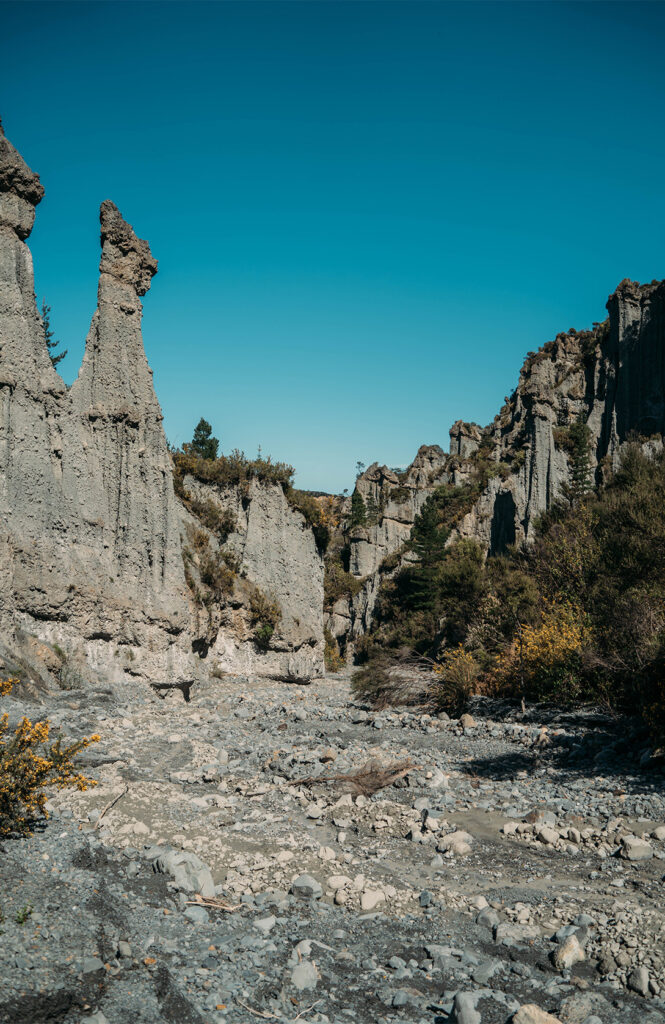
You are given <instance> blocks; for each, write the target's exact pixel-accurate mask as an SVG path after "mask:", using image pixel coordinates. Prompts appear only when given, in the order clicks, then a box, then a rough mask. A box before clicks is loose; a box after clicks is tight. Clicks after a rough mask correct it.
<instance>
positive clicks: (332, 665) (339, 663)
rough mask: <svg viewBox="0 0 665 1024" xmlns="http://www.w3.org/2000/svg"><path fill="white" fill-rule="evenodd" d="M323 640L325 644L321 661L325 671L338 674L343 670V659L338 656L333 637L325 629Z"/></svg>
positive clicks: (337, 647)
mask: <svg viewBox="0 0 665 1024" xmlns="http://www.w3.org/2000/svg"><path fill="white" fill-rule="evenodd" d="M323 639H324V643H325V647H324V651H323V660H324V664H325V666H326V670H327V671H328V672H340V671H341V670H342V669H343V668H344V664H345V663H344V658H343V657H342V655H341V654H340V651H339V646H338V644H337V641H336V640H335V637H334V636H333V635H332V633H331V632H330V630H329V629H328V628H327V627H326V629H324V631H323Z"/></svg>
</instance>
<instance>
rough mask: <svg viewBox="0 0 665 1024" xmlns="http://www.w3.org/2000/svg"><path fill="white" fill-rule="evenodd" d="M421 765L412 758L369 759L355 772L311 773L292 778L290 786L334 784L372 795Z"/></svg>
mask: <svg viewBox="0 0 665 1024" xmlns="http://www.w3.org/2000/svg"><path fill="white" fill-rule="evenodd" d="M419 770H420V765H417V764H414V763H413V761H411V760H406V761H395V762H393V764H386V765H384V764H382V763H381V762H380V761H376V760H370V761H367V762H366V763H365V764H364V765H363V766H362V768H359V769H358V771H355V772H347V773H343V772H340V773H339V774H337V775H309V776H308V777H307V778H306V779H291V781H290V782H289V786H316V785H318V784H319V783H325V784H334V785H337V786H338V787H339V788H340V789H343V790H345V791H346V792H347V793H353V794H354V795H359V794H362V795H363V796H372V794H373V793H378V791H379V790H380V789H384V788H385V787H386V786H392V784H393V783H394V782H397V780H398V779H403V778H404V776H405V775H408V774H409V772H412V771H419Z"/></svg>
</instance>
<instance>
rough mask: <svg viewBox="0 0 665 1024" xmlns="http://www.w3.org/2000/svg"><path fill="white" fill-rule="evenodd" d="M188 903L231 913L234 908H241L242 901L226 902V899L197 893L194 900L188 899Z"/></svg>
mask: <svg viewBox="0 0 665 1024" xmlns="http://www.w3.org/2000/svg"><path fill="white" fill-rule="evenodd" d="M187 903H188V904H195V905H196V906H197V907H210V909H211V910H226V911H228V913H231V912H232V911H234V910H241V909H242V906H243V904H242V903H234V904H231V903H225V902H224V900H218V899H215V898H213V897H212V896H201V894H200V893H197V894H196V896H195V897H194V899H193V900H187Z"/></svg>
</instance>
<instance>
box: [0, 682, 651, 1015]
mask: <svg viewBox="0 0 665 1024" xmlns="http://www.w3.org/2000/svg"><path fill="white" fill-rule="evenodd" d="M7 703H8V704H9V709H10V711H11V714H12V718H13V719H16V718H18V717H19V716H20V715H21V714H22V713H24V712H25V713H27V714H28V716H29V717H31V718H32V719H35V718H37V717H50V719H51V720H52V722H53V723H54V724H56V725H59V726H60V727H61V728H62V729H63V730H64V731H65V732H66V733H67V734H69V735H72V736H79V735H82V734H85V733H87V734H89V733H91V732H93V731H96V732H99V733H100V734H101V736H102V741H101V743H99V744H98V745H96V746H95V747H91V748H89V750H88V751H86V757H87V759H88V763H89V768H88V771H89V774H92V775H93V776H94V777H95V778H97V779H98V781H99V785H98V786H97V787H96V788H95V789H92V790H89V791H88V792H86V793H76V792H68V791H64V792H61V793H58V794H57V795H56V796H55V797H54V799H53V800H52V801H51V802H50V804H49V807H50V809H51V811H52V816H51V818H50V820H49V823H48V825H47V826H46V827H45V828H44V829H43V830H40V831H36V832H35V834H34V835H33V836H32V837H30V838H28V839H26V840H20V841H8V842H5V844H4V852H3V853H2V854H0V910H1V911H2V917H3V920H2V922H1V923H0V932H2V934H1V935H0V964H1V970H2V974H1V977H2V981H3V984H2V988H1V989H0V1021H3V1022H4V1021H7V1022H12V1024H14V1022H23V1021H24V1022H26V1024H27V1022H31V1024H39V1022H41V1021H44V1022H46V1021H53V1022H60V1024H79V1022H87V1024H106V1022H108V1024H126V1022H127V1021H128V1020H131V1021H132V1024H157V1022H162V1021H166V1022H169V1024H171V1022H172V1024H189V1022H192V1024H200V1022H204V1021H205V1022H208V1024H221V1022H224V1021H228V1022H229V1024H240V1022H242V1024H249V1022H250V1021H259V1020H264V1021H284V1022H285V1021H296V1020H299V1021H303V1022H311V1024H314V1022H321V1024H324V1022H330V1024H332V1022H334V1024H370V1022H371V1024H384V1022H385V1024H387V1022H402V1021H413V1022H418V1024H419V1022H423V1024H425V1022H427V1024H455V1022H457V1024H505V1022H508V1021H510V1020H512V1019H513V1018H514V1019H515V1020H516V1021H517V1022H518V1024H547V1022H548V1021H550V1024H551V1020H552V1019H554V1020H555V1021H556V1020H558V1021H561V1022H563V1024H599V1022H600V1024H610V1022H626V1024H629V1022H630V1024H637V1022H638V1021H639V1022H640V1024H645V1022H647V1024H656V1022H663V1024H665V899H664V897H665V882H664V881H663V879H664V877H665V790H664V788H663V771H662V768H661V767H659V766H658V765H657V764H654V763H653V758H651V757H650V754H649V751H648V742H647V739H646V737H645V736H644V735H643V733H641V732H640V729H639V726H638V725H637V724H636V723H634V722H630V721H629V722H626V721H623V722H621V721H616V722H613V721H612V720H610V719H608V718H605V717H603V716H602V715H597V714H591V713H571V714H564V713H561V712H560V713H558V714H555V713H554V712H548V711H546V710H543V709H536V710H533V709H531V710H529V711H527V714H526V715H521V714H520V713H519V711H518V710H516V709H514V708H513V709H511V708H507V707H504V706H502V705H498V704H494V705H489V704H484V705H483V704H478V705H476V706H474V708H473V709H472V710H473V718H472V719H463V720H462V721H449V720H445V718H443V719H441V718H430V717H429V716H422V715H419V714H413V713H411V712H408V711H404V712H402V711H388V712H381V713H373V712H371V711H368V710H367V709H363V708H359V707H358V706H356V705H354V704H352V703H351V701H350V698H349V691H348V680H347V679H344V678H340V677H329V678H327V679H325V680H321V681H318V682H315V683H313V684H312V685H311V686H309V687H295V686H289V685H286V684H279V683H271V682H264V681H256V680H248V679H240V678H233V679H231V678H229V679H228V680H221V681H220V680H215V681H213V682H212V683H211V684H210V685H209V686H207V687H198V688H196V687H195V688H193V689H192V692H191V699H190V701H189V702H187V703H186V702H185V701H184V698H183V695H182V693H181V692H180V691H179V690H173V691H168V692H167V696H166V698H165V699H162V698H161V696H158V695H156V694H155V693H153V692H152V691H151V690H149V689H148V688H146V689H144V690H140V691H138V692H137V691H136V690H135V689H134V690H130V689H129V688H125V687H116V688H113V690H111V689H107V690H96V691H93V692H86V693H82V692H81V693H79V692H76V691H71V692H68V693H63V694H58V695H57V696H50V697H48V698H45V700H44V704H43V706H35V705H34V704H22V703H21V702H20V701H18V700H12V699H10V700H9V701H8V702H7ZM368 762H371V768H372V771H373V772H374V773H376V772H380V771H381V770H386V771H387V772H390V771H391V770H393V771H394V773H395V775H396V776H397V777H396V779H395V781H394V783H393V784H391V785H387V786H385V787H383V788H381V789H379V790H378V791H377V792H375V793H374V794H371V795H367V792H363V791H362V790H363V785H362V780H361V783H360V784H358V783H357V782H356V784H355V785H353V784H350V783H349V784H345V783H344V782H343V781H339V780H338V781H336V782H332V781H326V780H328V779H329V777H331V776H333V775H342V776H344V775H346V774H348V773H353V772H357V771H358V770H359V769H362V768H363V767H364V766H366V765H367V764H368ZM409 765H411V766H412V767H409ZM317 776H321V781H320V782H316V781H312V779H313V778H314V777H317ZM304 780H309V781H307V782H305V781H304ZM365 788H366V790H371V788H372V787H371V786H369V787H365ZM524 1007H532V1008H531V1009H524ZM520 1008H522V1009H520ZM539 1009H540V1011H542V1013H540V1015H539ZM543 1013H544V1014H547V1013H549V1014H552V1015H553V1018H548V1017H547V1016H546V1015H545V1016H543V1015H542V1014H543Z"/></svg>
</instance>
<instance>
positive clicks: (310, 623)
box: [182, 475, 324, 681]
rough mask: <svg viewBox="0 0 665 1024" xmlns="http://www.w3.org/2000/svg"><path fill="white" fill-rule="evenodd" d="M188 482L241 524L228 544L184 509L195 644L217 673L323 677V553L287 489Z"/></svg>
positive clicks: (194, 494) (195, 493)
mask: <svg viewBox="0 0 665 1024" xmlns="http://www.w3.org/2000/svg"><path fill="white" fill-rule="evenodd" d="M183 487H184V489H185V492H186V494H187V495H188V496H189V497H190V499H191V498H194V500H195V502H197V501H198V502H199V503H212V505H213V506H214V507H215V508H217V509H219V510H220V512H221V513H222V514H223V515H224V516H225V517H226V519H227V521H228V523H229V524H230V526H231V529H230V532H229V533H228V536H226V537H225V539H224V541H223V543H220V542H219V539H218V538H216V537H215V536H214V534H213V533H212V532H211V531H210V530H208V529H206V527H205V526H204V525H203V524H202V522H201V520H200V519H199V518H197V517H195V516H192V515H191V514H189V513H188V512H187V511H186V509H185V508H184V506H183V517H182V525H183V536H184V538H185V547H184V556H185V562H186V564H187V565H188V566H189V570H190V573H189V574H188V578H189V579H190V594H191V600H192V617H193V620H194V623H195V625H194V627H193V633H194V634H195V635H194V638H193V643H194V646H195V649H196V650H198V651H199V652H200V654H201V655H202V656H204V657H205V659H206V662H207V666H208V670H209V671H211V672H214V673H219V672H229V673H233V674H236V675H238V674H240V675H264V676H270V677H272V678H278V679H286V680H293V681H306V680H308V679H312V678H316V677H318V676H320V675H322V673H323V647H324V645H323V559H322V557H321V554H320V552H319V550H318V549H317V545H316V542H315V539H314V534H313V532H312V529H311V527H310V526H309V524H308V523H307V522H306V521H305V519H304V517H303V516H302V515H301V514H300V513H299V512H297V511H296V510H294V509H293V508H292V507H291V506H290V505H289V503H288V501H287V499H286V497H285V495H284V491H283V490H282V487H281V486H280V485H279V484H273V483H263V482H260V481H258V480H252V481H251V482H249V483H248V485H247V486H243V487H239V486H226V487H224V486H218V485H215V484H210V483H203V482H201V481H199V480H196V479H194V477H192V476H189V475H187V476H185V478H184V480H183ZM189 503H190V504H191V501H190V502H189ZM201 551H203V557H201ZM197 552H198V553H197ZM211 565H212V571H210V568H209V567H210V566H211ZM202 566H205V569H207V572H206V571H205V570H204V571H203V572H202ZM215 566H217V569H216V568H215ZM215 572H218V573H221V574H222V575H221V581H222V583H223V587H220V586H216V581H215ZM206 580H207V581H208V585H207V586H206V583H205V581H206ZM265 602H267V603H268V604H270V605H273V606H274V607H275V608H276V610H277V616H276V618H277V621H276V622H275V623H274V625H273V624H272V622H271V621H269V620H268V619H266V618H265V616H264V615H262V606H263V604H264V603H265ZM266 627H270V628H271V630H272V632H271V633H270V636H269V638H267V643H261V642H257V636H258V637H259V640H260V638H261V635H265V634H262V632H261V631H262V630H265V628H266Z"/></svg>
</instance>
